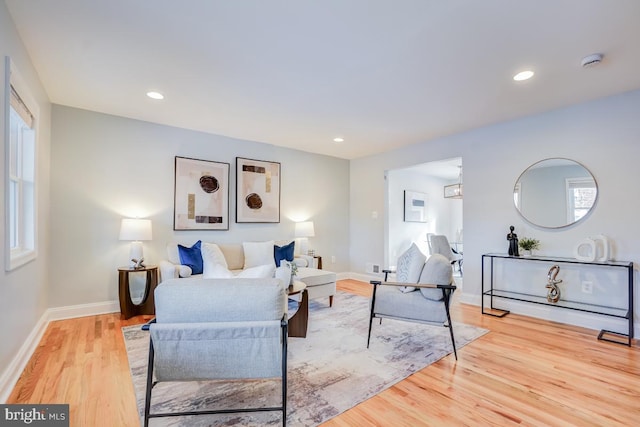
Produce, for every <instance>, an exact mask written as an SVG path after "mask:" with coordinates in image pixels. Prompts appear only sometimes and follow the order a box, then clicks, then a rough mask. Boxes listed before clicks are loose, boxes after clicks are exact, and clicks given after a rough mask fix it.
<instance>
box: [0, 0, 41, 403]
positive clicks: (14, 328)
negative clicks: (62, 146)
mask: <svg viewBox="0 0 640 427" xmlns="http://www.w3.org/2000/svg"><path fill="white" fill-rule="evenodd" d="M6 56H9V57H10V58H11V61H12V63H13V64H14V66H15V68H16V69H17V70H18V71H19V73H20V76H21V77H22V79H23V80H24V81H25V83H26V84H27V85H28V87H29V91H30V94H31V95H32V96H33V98H34V101H35V102H36V103H37V104H38V107H39V116H38V118H37V119H38V120H37V151H36V161H37V172H36V180H37V181H36V182H37V190H36V191H37V195H36V197H37V198H36V208H37V215H38V222H37V225H36V226H37V251H38V255H37V257H36V259H35V260H34V261H31V262H29V263H27V264H25V265H23V266H21V267H18V268H16V269H14V270H12V271H5V267H4V263H5V255H6V254H5V245H4V239H5V227H4V218H5V212H6V210H5V209H6V207H5V192H4V188H5V186H4V182H5V150H4V148H3V149H2V150H0V171H1V172H0V176H1V177H2V183H3V184H2V185H1V186H0V211H1V212H2V218H3V223H2V225H0V236H1V237H0V240H1V241H2V244H0V262H1V263H2V267H1V268H0V324H1V325H3V326H2V327H1V328H0V367H1V368H0V392H2V388H3V387H4V386H7V384H5V383H4V381H3V380H5V379H6V376H5V374H6V375H11V374H12V372H8V371H5V372H3V371H4V370H5V369H8V370H10V369H11V367H12V362H13V361H15V360H16V358H17V356H18V354H19V353H20V351H21V348H22V347H23V345H24V344H25V340H26V339H27V337H28V336H29V334H31V333H32V332H33V331H34V329H35V328H36V326H37V325H38V323H39V321H40V320H41V319H42V317H43V315H44V313H45V311H46V309H47V289H48V278H49V277H48V274H47V273H48V265H49V157H50V152H49V149H50V129H51V120H50V119H51V104H50V103H49V99H48V97H47V95H46V93H45V91H44V89H43V87H42V85H41V83H40V80H39V78H38V75H37V73H36V71H35V69H34V67H33V65H32V63H31V60H30V58H29V55H28V53H27V51H26V49H25V47H24V45H23V44H22V41H21V40H20V37H19V35H18V32H17V31H16V28H15V25H14V23H13V21H12V20H11V16H10V14H9V12H8V10H7V8H6V5H5V3H4V2H0V58H1V59H2V71H0V75H2V82H3V83H2V84H1V85H0V99H1V100H2V102H0V135H2V137H1V140H2V147H4V139H5V137H4V135H5V119H4V117H5V109H4V108H5V107H4V105H5V104H4V99H5V96H7V94H5V93H4V76H5V70H4V58H5V57H6ZM13 368H14V369H15V367H13ZM9 385H12V384H9ZM0 401H1V400H0Z"/></svg>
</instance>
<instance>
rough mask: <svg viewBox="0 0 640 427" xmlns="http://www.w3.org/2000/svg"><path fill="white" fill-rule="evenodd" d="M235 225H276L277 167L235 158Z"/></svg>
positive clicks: (278, 165) (278, 193)
mask: <svg viewBox="0 0 640 427" xmlns="http://www.w3.org/2000/svg"><path fill="white" fill-rule="evenodd" d="M236 222H238V223H241V222H280V163H278V162H268V161H264V160H254V159H245V158H243V157H236Z"/></svg>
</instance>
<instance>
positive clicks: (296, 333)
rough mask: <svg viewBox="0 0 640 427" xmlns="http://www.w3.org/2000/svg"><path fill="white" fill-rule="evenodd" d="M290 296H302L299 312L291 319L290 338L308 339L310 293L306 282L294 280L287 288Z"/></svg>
mask: <svg viewBox="0 0 640 427" xmlns="http://www.w3.org/2000/svg"><path fill="white" fill-rule="evenodd" d="M287 294H288V296H292V295H298V294H302V295H301V297H300V301H299V302H298V311H296V312H295V314H294V315H293V316H291V317H290V318H289V336H290V337H296V338H306V337H307V324H308V322H309V293H308V292H307V285H306V284H305V283H304V282H300V281H298V280H294V281H293V283H292V284H291V285H289V287H288V288H287Z"/></svg>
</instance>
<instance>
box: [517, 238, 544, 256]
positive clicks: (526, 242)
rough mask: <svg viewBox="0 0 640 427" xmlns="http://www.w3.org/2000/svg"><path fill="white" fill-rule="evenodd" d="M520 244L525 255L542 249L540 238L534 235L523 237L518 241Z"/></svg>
mask: <svg viewBox="0 0 640 427" xmlns="http://www.w3.org/2000/svg"><path fill="white" fill-rule="evenodd" d="M518 246H520V249H522V251H523V254H524V255H525V256H527V255H531V253H532V251H534V250H537V249H540V240H538V239H534V238H532V237H523V238H521V239H520V241H519V242H518Z"/></svg>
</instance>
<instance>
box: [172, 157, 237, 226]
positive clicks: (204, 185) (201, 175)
mask: <svg viewBox="0 0 640 427" xmlns="http://www.w3.org/2000/svg"><path fill="white" fill-rule="evenodd" d="M173 215H174V217H173V229H174V230H228V229H229V163H221V162H213V161H208V160H197V159H190V158H186V157H177V156H176V164H175V194H174V205H173Z"/></svg>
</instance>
